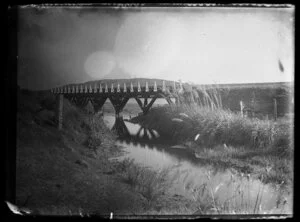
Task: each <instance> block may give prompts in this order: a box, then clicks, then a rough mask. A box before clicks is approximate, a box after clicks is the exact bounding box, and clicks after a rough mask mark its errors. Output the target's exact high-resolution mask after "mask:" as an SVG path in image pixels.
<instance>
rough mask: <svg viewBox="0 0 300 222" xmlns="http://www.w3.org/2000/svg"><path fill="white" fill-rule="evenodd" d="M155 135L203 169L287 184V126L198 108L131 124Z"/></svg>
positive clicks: (167, 111) (175, 109) (165, 111)
mask: <svg viewBox="0 0 300 222" xmlns="http://www.w3.org/2000/svg"><path fill="white" fill-rule="evenodd" d="M132 121H133V122H139V123H140V124H142V125H144V126H145V127H148V128H152V129H155V130H157V131H158V132H159V133H160V135H162V136H165V137H168V138H170V139H172V140H175V141H177V142H178V143H182V144H185V145H186V147H187V149H190V150H193V151H194V152H195V153H196V155H197V156H198V157H199V158H200V159H203V161H205V162H207V163H208V164H218V165H220V164H221V165H223V166H225V167H234V168H236V169H238V170H241V171H243V172H244V173H254V174H256V176H258V177H261V175H264V181H265V182H278V183H281V182H282V181H285V182H286V183H287V182H291V181H292V171H293V169H292V162H293V135H292V131H293V122H292V120H291V119H282V120H279V121H277V122H274V121H269V120H259V119H250V118H246V117H242V116H240V115H238V114H235V113H233V112H230V111H228V110H224V109H221V108H219V109H214V110H211V109H210V108H208V107H199V106H187V105H182V106H171V107H170V106H165V107H159V108H153V109H152V110H151V111H150V112H149V113H148V114H147V115H146V116H139V117H137V118H134V119H133V120H132Z"/></svg>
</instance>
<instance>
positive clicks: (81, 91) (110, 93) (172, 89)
mask: <svg viewBox="0 0 300 222" xmlns="http://www.w3.org/2000/svg"><path fill="white" fill-rule="evenodd" d="M51 92H52V93H54V94H56V95H57V100H58V123H59V124H58V125H59V126H58V127H59V129H61V128H62V110H63V98H64V97H65V98H67V99H68V100H69V101H71V102H72V103H73V104H75V105H76V106H78V107H81V108H83V107H85V106H86V105H87V104H88V102H90V103H91V104H92V105H93V107H94V110H95V112H98V111H99V110H100V109H101V108H102V106H103V105H104V103H105V101H106V100H107V99H109V100H110V101H111V103H112V105H113V107H114V109H115V113H116V117H119V116H122V115H121V113H122V110H123V108H124V107H125V105H126V103H127V102H128V100H129V99H130V98H134V99H135V100H136V101H137V103H138V105H139V107H140V108H141V110H142V111H143V113H144V114H146V113H147V112H148V111H149V109H150V108H151V106H152V105H153V103H154V102H155V100H156V99H157V98H164V99H166V101H167V102H168V103H169V104H172V103H173V101H172V100H171V99H172V98H175V103H179V102H180V99H179V95H180V94H183V93H184V87H183V85H182V84H181V82H176V81H168V80H161V79H116V80H112V79H108V80H99V81H92V82H86V83H83V84H69V85H64V86H61V87H57V88H52V89H51ZM141 98H143V99H144V102H142V100H141ZM148 100H150V102H149V103H148Z"/></svg>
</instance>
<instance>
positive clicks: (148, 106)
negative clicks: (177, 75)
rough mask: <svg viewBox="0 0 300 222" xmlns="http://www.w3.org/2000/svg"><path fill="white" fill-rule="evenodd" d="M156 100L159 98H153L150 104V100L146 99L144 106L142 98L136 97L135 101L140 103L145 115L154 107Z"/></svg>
mask: <svg viewBox="0 0 300 222" xmlns="http://www.w3.org/2000/svg"><path fill="white" fill-rule="evenodd" d="M156 99H157V97H153V98H152V99H151V101H150V103H149V104H148V98H147V97H146V98H145V100H144V104H143V103H142V101H141V99H140V98H137V97H135V100H136V102H137V103H138V105H139V107H140V108H141V110H142V111H143V113H144V115H145V114H147V113H148V111H149V109H150V108H151V107H152V105H153V103H154V102H155V100H156Z"/></svg>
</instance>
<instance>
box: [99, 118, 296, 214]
mask: <svg viewBox="0 0 300 222" xmlns="http://www.w3.org/2000/svg"><path fill="white" fill-rule="evenodd" d="M104 121H105V122H106V124H107V126H108V127H109V128H110V129H111V130H114V131H115V132H116V133H117V134H118V141H117V144H118V145H121V146H123V147H124V149H125V151H126V154H125V155H124V156H123V157H122V158H121V159H123V158H131V159H134V160H135V162H137V163H139V164H142V165H144V166H148V167H152V168H153V169H161V168H165V167H171V168H172V169H173V172H175V174H177V175H179V176H178V179H177V182H176V183H174V184H173V186H172V188H170V189H171V190H172V192H173V193H175V194H181V195H183V196H186V197H188V198H191V199H193V198H195V196H193V195H194V193H192V192H191V190H195V189H196V190H197V189H198V188H199V189H200V187H205V186H206V185H207V184H209V187H210V188H211V189H212V190H214V191H216V190H217V192H216V194H215V195H216V196H217V197H218V199H219V200H220V201H221V202H224V203H225V202H226V201H228V200H230V198H231V197H232V196H235V195H237V194H238V192H239V191H238V190H242V195H243V196H241V194H238V196H239V197H238V198H235V202H236V201H237V203H236V204H237V206H236V207H238V206H240V204H242V205H243V208H245V206H244V205H245V202H243V201H245V200H246V201H247V208H251V209H253V208H254V206H255V205H256V202H257V197H258V194H259V196H260V197H261V205H262V206H263V207H262V208H263V209H262V211H264V210H265V211H272V212H273V213H274V212H282V207H278V201H279V200H282V199H283V198H285V197H287V198H288V200H289V201H288V203H289V204H288V205H285V206H284V207H287V208H288V209H287V210H286V211H285V212H292V210H291V209H292V195H291V194H290V193H288V194H287V193H286V192H285V191H284V190H283V189H282V188H281V187H279V188H278V187H277V188H274V187H273V186H271V185H264V184H262V183H261V182H260V181H259V180H257V179H254V178H251V179H249V178H247V177H245V176H241V174H239V173H238V174H237V172H236V171H232V170H231V169H228V168H226V167H224V165H222V164H220V165H215V164H214V165H213V164H212V163H211V162H204V161H203V160H201V159H199V158H197V157H196V156H195V155H194V153H192V152H189V151H188V150H186V149H178V148H172V146H173V145H175V144H174V143H173V141H172V140H170V139H169V138H162V137H161V136H160V135H159V133H158V132H157V131H155V130H152V129H148V128H144V127H142V126H140V125H139V124H133V123H130V122H128V120H126V119H123V118H115V117H114V116H105V117H104ZM121 159H120V160H121ZM208 174H209V178H210V179H208ZM199 189H198V190H199ZM201 189H202V188H201ZM205 193H206V194H205ZM201 195H202V196H201V198H204V196H203V195H209V193H208V194H207V192H204V193H203V192H202V193H201ZM198 196H199V195H198ZM201 198H200V199H201ZM244 198H245V199H244ZM239 202H240V203H239ZM226 203H227V202H226ZM247 211H248V210H247Z"/></svg>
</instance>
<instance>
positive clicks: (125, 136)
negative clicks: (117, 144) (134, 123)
mask: <svg viewBox="0 0 300 222" xmlns="http://www.w3.org/2000/svg"><path fill="white" fill-rule="evenodd" d="M112 130H114V131H116V132H117V134H118V136H119V140H122V141H125V142H127V143H129V142H133V143H140V144H148V143H153V142H157V141H158V140H160V139H159V135H158V133H157V132H155V131H154V130H152V129H147V128H145V127H142V126H141V127H140V128H139V130H138V131H137V133H136V134H135V135H132V134H130V132H129V130H128V128H127V126H126V124H125V122H124V120H123V117H116V120H115V124H114V125H113V127H112Z"/></svg>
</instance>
